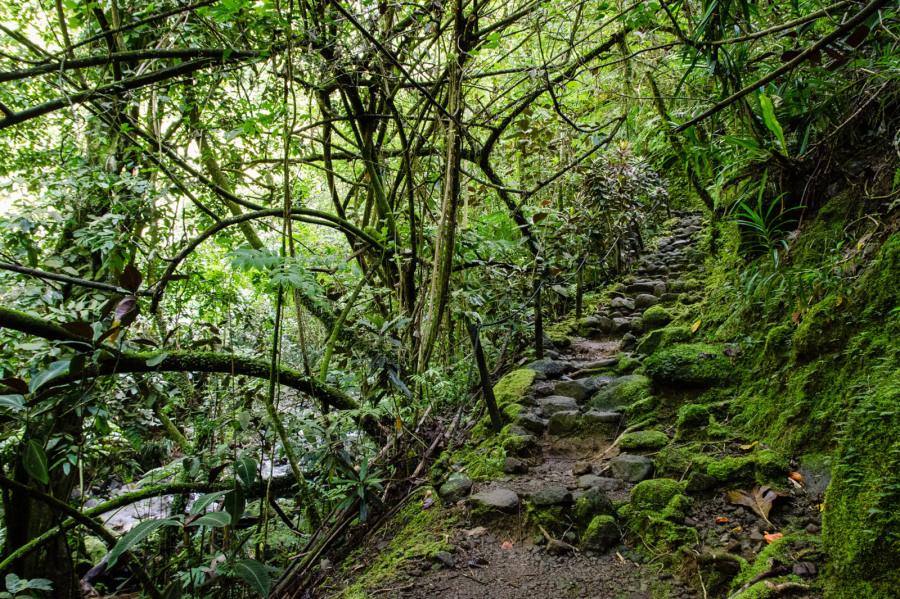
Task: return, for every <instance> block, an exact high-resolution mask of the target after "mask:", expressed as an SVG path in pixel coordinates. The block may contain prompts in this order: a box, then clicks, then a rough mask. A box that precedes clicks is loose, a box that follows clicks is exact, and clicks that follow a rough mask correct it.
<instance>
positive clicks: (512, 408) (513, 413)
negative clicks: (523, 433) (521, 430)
mask: <svg viewBox="0 0 900 599" xmlns="http://www.w3.org/2000/svg"><path fill="white" fill-rule="evenodd" d="M524 411H525V406H523V405H522V404H518V403H511V404H506V405H505V406H503V411H502V414H501V415H502V417H503V421H504V422H506V423H510V422H515V421H516V420H518V419H519V415H520V414H521V413H522V412H524Z"/></svg>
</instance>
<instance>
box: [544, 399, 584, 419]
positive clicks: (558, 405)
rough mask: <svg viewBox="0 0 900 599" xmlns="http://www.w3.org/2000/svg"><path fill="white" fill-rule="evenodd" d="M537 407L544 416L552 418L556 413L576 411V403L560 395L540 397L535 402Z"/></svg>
mask: <svg viewBox="0 0 900 599" xmlns="http://www.w3.org/2000/svg"><path fill="white" fill-rule="evenodd" d="M537 403H538V405H539V406H540V407H541V410H542V411H543V412H544V416H548V417H549V416H553V414H555V413H557V412H570V411H572V410H575V411H577V410H578V402H576V401H575V400H574V399H573V398H571V397H563V396H562V395H551V396H550V397H542V398H540V399H538V400H537Z"/></svg>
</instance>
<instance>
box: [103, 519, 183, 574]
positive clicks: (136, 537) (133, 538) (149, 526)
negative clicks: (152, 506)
mask: <svg viewBox="0 0 900 599" xmlns="http://www.w3.org/2000/svg"><path fill="white" fill-rule="evenodd" d="M178 524H180V522H179V521H178V520H177V519H176V518H156V519H154V520H144V521H143V522H141V523H140V524H138V525H137V526H135V527H134V528H132V529H131V530H129V531H128V532H127V533H126V534H125V536H124V537H122V538H121V539H119V542H118V543H116V546H115V547H113V548H112V551H110V552H109V559H108V560H107V563H106V567H107V568H112V567H113V566H115V565H116V561H117V560H118V559H119V556H120V555H122V554H123V553H125V552H126V551H128V550H129V549H131V548H132V547H134V546H135V545H137V544H138V543H140V542H141V541H143V540H144V539H146V538H147V537H149V536H150V535H151V534H152V533H153V531H155V530H156V529H158V528H161V527H163V526H177V525H178Z"/></svg>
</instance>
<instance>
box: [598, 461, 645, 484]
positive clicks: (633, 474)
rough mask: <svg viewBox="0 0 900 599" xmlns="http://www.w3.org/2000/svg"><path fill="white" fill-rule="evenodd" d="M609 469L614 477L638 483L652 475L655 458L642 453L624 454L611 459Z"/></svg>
mask: <svg viewBox="0 0 900 599" xmlns="http://www.w3.org/2000/svg"><path fill="white" fill-rule="evenodd" d="M609 469H610V472H611V474H612V475H613V478H617V479H619V480H623V481H625V482H627V483H638V482H641V481H642V480H644V479H646V478H647V477H649V476H650V473H651V472H652V471H653V460H651V459H650V458H648V457H646V456H642V455H629V454H624V455H620V456H616V457H614V458H613V459H612V460H610V462H609Z"/></svg>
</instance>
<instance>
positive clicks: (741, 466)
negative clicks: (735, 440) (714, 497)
mask: <svg viewBox="0 0 900 599" xmlns="http://www.w3.org/2000/svg"><path fill="white" fill-rule="evenodd" d="M703 462H707V464H706V474H707V475H708V476H710V477H711V478H713V479H714V480H716V481H717V482H719V483H721V484H725V483H730V484H747V485H749V484H771V483H773V482H778V483H780V482H782V481H783V480H784V477H785V476H787V474H788V472H789V471H790V467H789V465H788V462H787V460H786V459H785V457H784V456H783V455H781V454H780V453H778V452H777V451H775V450H773V449H761V450H757V451H754V452H753V453H751V454H750V455H748V456H743V457H727V458H708V457H707V456H703V458H702V459H698V460H696V461H695V463H699V464H702V463H703Z"/></svg>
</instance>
